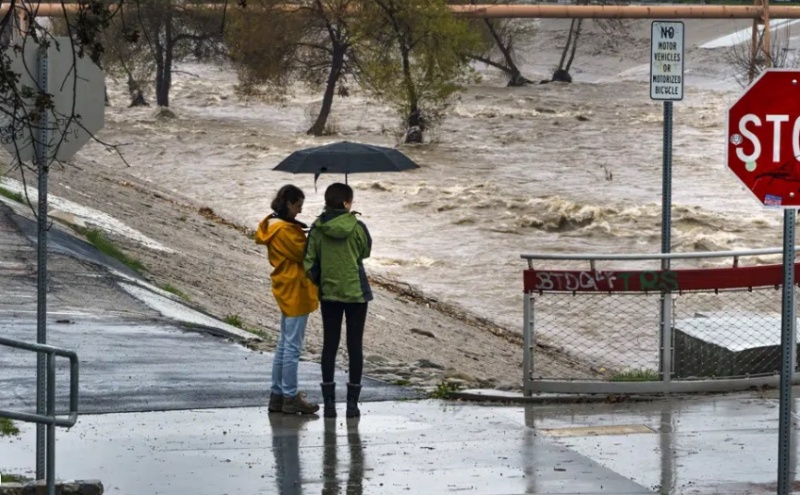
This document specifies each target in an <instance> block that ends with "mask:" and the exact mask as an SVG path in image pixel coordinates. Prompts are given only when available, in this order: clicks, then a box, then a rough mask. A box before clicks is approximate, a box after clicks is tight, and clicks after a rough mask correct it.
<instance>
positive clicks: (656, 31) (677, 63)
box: [650, 21, 684, 100]
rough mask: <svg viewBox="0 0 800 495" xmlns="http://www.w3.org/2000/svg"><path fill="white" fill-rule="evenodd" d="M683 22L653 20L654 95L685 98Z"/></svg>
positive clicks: (651, 65) (660, 97)
mask: <svg viewBox="0 0 800 495" xmlns="http://www.w3.org/2000/svg"><path fill="white" fill-rule="evenodd" d="M683 34H684V31H683V22H679V21H675V22H672V21H653V25H652V31H651V34H650V98H652V99H653V100H682V99H683V59H684V53H683V39H684V36H683Z"/></svg>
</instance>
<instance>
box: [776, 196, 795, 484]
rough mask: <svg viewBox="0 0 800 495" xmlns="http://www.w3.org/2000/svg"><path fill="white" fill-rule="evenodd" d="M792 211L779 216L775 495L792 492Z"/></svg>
mask: <svg viewBox="0 0 800 495" xmlns="http://www.w3.org/2000/svg"><path fill="white" fill-rule="evenodd" d="M795 216H796V212H795V210H794V209H787V210H786V211H784V212H783V306H782V310H781V313H782V315H781V316H782V318H781V385H780V389H781V395H780V412H779V414H780V420H779V421H778V495H789V494H790V493H791V492H792V487H791V486H790V481H791V477H790V474H791V468H792V466H791V462H792V374H793V373H794V367H795V362H794V361H795V358H794V355H795V351H794V350H795V346H796V340H797V333H796V330H795V327H796V325H797V323H796V321H795V309H794V300H795V297H794V245H795V241H794V236H795V227H794V226H795Z"/></svg>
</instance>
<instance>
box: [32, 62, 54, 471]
mask: <svg viewBox="0 0 800 495" xmlns="http://www.w3.org/2000/svg"><path fill="white" fill-rule="evenodd" d="M38 52H39V54H38V55H39V57H38V62H37V64H38V71H37V74H38V83H39V88H40V90H41V92H42V93H47V49H46V48H45V47H44V46H42V47H40V48H39V50H38ZM48 120H49V118H48V112H42V117H41V120H40V121H39V126H40V127H39V129H38V131H39V132H38V133H37V134H38V135H37V136H36V139H35V140H34V143H35V144H34V148H35V152H36V157H35V162H36V163H35V165H36V171H37V173H38V174H39V214H38V218H37V220H38V222H37V223H38V242H37V251H38V263H37V271H36V287H37V304H36V343H37V344H42V345H44V344H47V174H48V173H49V169H50V165H49V164H48V159H47V148H48V143H49V142H50V132H49V129H48V127H49V125H48ZM46 364H47V356H45V355H44V354H38V355H37V356H36V414H39V415H44V414H46V413H47V409H48V404H47V393H48V390H47V385H46V381H45V380H46V373H47V367H46ZM45 430H46V431H47V435H46V436H47V437H48V438H47V443H45ZM50 434H51V432H50V427H49V426H45V425H43V424H37V425H36V479H38V480H43V479H46V478H45V474H46V471H47V467H48V466H47V463H46V461H45V458H46V456H45V454H46V453H47V446H46V445H49V444H50V438H49V437H50ZM47 481H48V484H49V483H50V480H49V479H48V480H47Z"/></svg>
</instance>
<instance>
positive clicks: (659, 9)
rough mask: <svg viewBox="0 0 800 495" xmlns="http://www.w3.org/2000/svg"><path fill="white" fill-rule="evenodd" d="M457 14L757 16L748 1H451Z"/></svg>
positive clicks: (786, 13) (782, 13)
mask: <svg viewBox="0 0 800 495" xmlns="http://www.w3.org/2000/svg"><path fill="white" fill-rule="evenodd" d="M450 9H451V10H452V11H453V12H454V13H455V14H457V15H462V16H465V17H486V18H526V17H527V18H536V19H569V18H583V19H761V18H762V17H763V14H764V8H762V7H761V6H751V5H653V6H645V5H451V6H450ZM769 17H770V18H771V19H800V7H790V6H775V5H770V6H769Z"/></svg>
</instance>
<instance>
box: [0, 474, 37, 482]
mask: <svg viewBox="0 0 800 495" xmlns="http://www.w3.org/2000/svg"><path fill="white" fill-rule="evenodd" d="M0 481H2V482H3V483H25V482H28V481H33V480H32V479H31V478H28V477H27V476H22V475H19V474H0Z"/></svg>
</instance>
